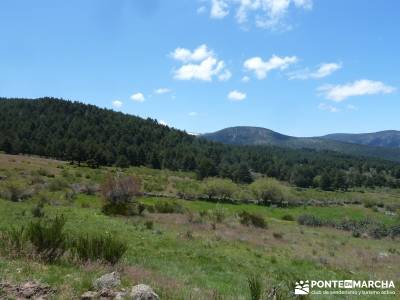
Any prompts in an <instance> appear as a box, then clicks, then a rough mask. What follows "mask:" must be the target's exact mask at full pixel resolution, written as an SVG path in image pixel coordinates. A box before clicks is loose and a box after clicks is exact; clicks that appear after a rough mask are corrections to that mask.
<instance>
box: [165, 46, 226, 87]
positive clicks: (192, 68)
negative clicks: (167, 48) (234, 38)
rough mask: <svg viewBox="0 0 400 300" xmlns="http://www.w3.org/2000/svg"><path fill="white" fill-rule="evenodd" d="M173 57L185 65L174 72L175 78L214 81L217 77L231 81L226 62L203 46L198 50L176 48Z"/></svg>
mask: <svg viewBox="0 0 400 300" xmlns="http://www.w3.org/2000/svg"><path fill="white" fill-rule="evenodd" d="M171 57H172V58H173V59H175V60H177V61H180V62H182V63H183V65H182V66H181V67H180V68H178V69H177V70H175V71H174V78H175V79H178V80H203V81H212V79H213V77H217V78H218V79H219V80H220V81H226V80H229V79H230V78H231V76H232V74H231V72H230V71H229V70H228V69H227V68H226V67H225V62H224V61H223V60H219V59H218V58H217V56H216V55H215V53H214V52H213V51H212V50H210V49H208V47H207V45H205V44H203V45H200V46H199V47H197V48H196V49H194V50H193V51H192V50H189V49H186V48H176V49H175V50H174V51H173V52H172V53H171Z"/></svg>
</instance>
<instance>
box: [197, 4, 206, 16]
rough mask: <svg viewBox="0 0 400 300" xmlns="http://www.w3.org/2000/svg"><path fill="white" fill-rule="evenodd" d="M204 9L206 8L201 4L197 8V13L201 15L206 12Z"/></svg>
mask: <svg viewBox="0 0 400 300" xmlns="http://www.w3.org/2000/svg"><path fill="white" fill-rule="evenodd" d="M206 10H207V7H205V6H204V5H203V6H200V7H199V8H197V13H198V14H199V15H201V14H204V13H205V12H206Z"/></svg>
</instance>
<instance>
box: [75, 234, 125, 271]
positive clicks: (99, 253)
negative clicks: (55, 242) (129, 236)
mask: <svg viewBox="0 0 400 300" xmlns="http://www.w3.org/2000/svg"><path fill="white" fill-rule="evenodd" d="M127 249H128V246H127V243H126V242H124V241H121V240H119V239H118V238H116V237H115V236H112V235H111V234H106V235H96V236H91V235H88V234H87V235H82V236H79V237H78V238H77V239H75V240H74V242H73V245H72V251H73V253H74V254H75V255H76V256H77V257H78V258H79V259H80V260H82V261H101V262H107V263H110V264H116V263H117V262H118V261H119V260H120V259H121V257H122V256H123V255H124V253H125V252H126V250H127Z"/></svg>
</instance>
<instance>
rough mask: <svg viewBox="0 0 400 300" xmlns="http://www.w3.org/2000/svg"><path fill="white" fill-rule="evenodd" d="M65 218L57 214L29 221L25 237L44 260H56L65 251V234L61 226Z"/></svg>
mask: <svg viewBox="0 0 400 300" xmlns="http://www.w3.org/2000/svg"><path fill="white" fill-rule="evenodd" d="M64 225H65V219H64V217H63V216H57V217H56V218H54V219H52V220H48V221H47V222H43V221H42V220H39V221H36V222H31V223H30V224H29V226H28V228H27V231H26V234H27V239H28V240H29V241H30V242H31V243H32V245H33V246H34V248H35V252H36V253H37V254H38V255H39V256H40V257H41V258H42V259H43V260H44V261H46V262H50V263H51V262H54V261H56V260H58V259H59V258H60V257H61V256H62V255H63V254H64V253H65V251H66V243H67V236H66V235H65V234H64V231H63V228H64Z"/></svg>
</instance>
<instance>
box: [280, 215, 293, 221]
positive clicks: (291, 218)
mask: <svg viewBox="0 0 400 300" xmlns="http://www.w3.org/2000/svg"><path fill="white" fill-rule="evenodd" d="M282 220H284V221H294V217H293V216H292V215H289V214H287V215H283V216H282Z"/></svg>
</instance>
